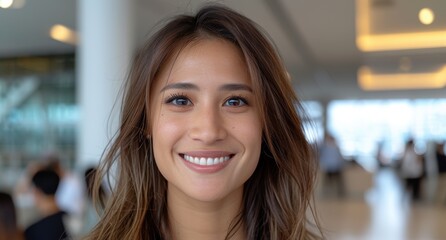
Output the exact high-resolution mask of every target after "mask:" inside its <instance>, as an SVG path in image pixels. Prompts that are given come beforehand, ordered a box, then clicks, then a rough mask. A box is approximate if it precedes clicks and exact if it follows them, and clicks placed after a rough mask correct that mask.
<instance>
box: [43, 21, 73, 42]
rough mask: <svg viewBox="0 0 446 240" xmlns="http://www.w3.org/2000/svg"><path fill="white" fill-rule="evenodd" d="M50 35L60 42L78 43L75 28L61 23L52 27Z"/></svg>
mask: <svg viewBox="0 0 446 240" xmlns="http://www.w3.org/2000/svg"><path fill="white" fill-rule="evenodd" d="M50 36H51V37H52V38H53V39H55V40H57V41H60V42H63V43H68V44H73V45H75V44H76V43H77V34H76V32H75V31H74V30H72V29H70V28H68V27H66V26H64V25H60V24H56V25H54V26H53V27H51V30H50Z"/></svg>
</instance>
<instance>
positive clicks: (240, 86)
mask: <svg viewBox="0 0 446 240" xmlns="http://www.w3.org/2000/svg"><path fill="white" fill-rule="evenodd" d="M169 89H184V90H200V88H199V87H198V86H197V85H195V84H192V83H172V84H168V85H166V86H164V87H163V88H162V89H161V90H160V92H164V91H166V90H169ZM219 90H223V91H236V90H243V91H248V92H252V88H251V87H250V86H248V85H246V84H238V83H230V84H225V85H223V86H221V87H220V88H219Z"/></svg>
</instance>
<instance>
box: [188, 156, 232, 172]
mask: <svg viewBox="0 0 446 240" xmlns="http://www.w3.org/2000/svg"><path fill="white" fill-rule="evenodd" d="M181 159H182V160H183V162H184V164H185V165H186V167H188V168H189V169H190V170H192V171H194V172H197V173H200V174H210V173H216V172H219V171H221V170H223V169H224V168H225V167H226V166H227V165H228V164H229V161H231V159H229V160H227V161H225V162H222V163H219V164H215V165H209V166H203V165H198V164H195V163H191V162H189V161H187V160H185V159H184V158H181Z"/></svg>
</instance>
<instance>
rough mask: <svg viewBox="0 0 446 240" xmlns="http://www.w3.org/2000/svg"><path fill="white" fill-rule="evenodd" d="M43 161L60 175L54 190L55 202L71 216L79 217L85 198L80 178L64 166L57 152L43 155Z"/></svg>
mask: <svg viewBox="0 0 446 240" xmlns="http://www.w3.org/2000/svg"><path fill="white" fill-rule="evenodd" d="M44 162H45V164H46V167H47V168H49V169H52V170H54V171H55V172H56V173H57V174H58V175H59V177H60V183H59V187H58V189H57V192H56V201H57V204H58V205H59V207H60V208H61V209H62V210H63V211H65V212H66V213H68V214H69V215H70V217H71V218H79V217H80V216H81V215H82V214H83V211H84V202H85V198H86V196H85V188H84V184H83V182H82V180H81V178H80V177H79V176H78V175H77V174H76V173H75V172H72V171H70V170H68V169H66V168H64V167H63V166H62V163H61V160H60V158H59V156H58V155H57V154H54V153H51V154H47V155H45V157H44Z"/></svg>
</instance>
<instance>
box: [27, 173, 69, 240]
mask: <svg viewBox="0 0 446 240" xmlns="http://www.w3.org/2000/svg"><path fill="white" fill-rule="evenodd" d="M59 181H60V178H59V175H58V174H57V173H56V172H55V171H53V170H50V169H42V170H38V171H37V172H36V173H35V174H34V175H33V176H32V178H31V182H32V184H33V194H34V201H35V205H36V208H37V210H38V211H39V212H40V214H41V218H40V220H38V221H37V222H35V223H34V224H32V225H31V226H29V227H27V228H26V229H25V239H26V240H61V239H67V238H68V235H69V234H68V233H67V231H66V228H65V223H64V216H65V212H63V211H62V210H61V209H60V208H59V206H58V204H57V202H56V196H55V195H56V191H57V188H58V186H59Z"/></svg>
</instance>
